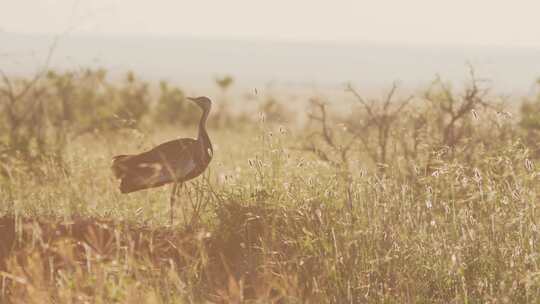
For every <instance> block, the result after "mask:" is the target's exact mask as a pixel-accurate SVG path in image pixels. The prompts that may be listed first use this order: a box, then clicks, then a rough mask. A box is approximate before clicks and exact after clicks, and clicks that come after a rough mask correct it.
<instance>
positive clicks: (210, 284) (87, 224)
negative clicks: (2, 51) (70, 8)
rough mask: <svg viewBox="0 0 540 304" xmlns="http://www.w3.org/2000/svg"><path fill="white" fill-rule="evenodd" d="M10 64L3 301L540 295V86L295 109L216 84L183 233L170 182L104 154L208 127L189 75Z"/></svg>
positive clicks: (470, 299) (523, 299)
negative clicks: (156, 76)
mask: <svg viewBox="0 0 540 304" xmlns="http://www.w3.org/2000/svg"><path fill="white" fill-rule="evenodd" d="M3 76H4V77H3V78H2V82H1V85H0V109H1V111H0V117H1V118H0V302H2V303H538V302H539V301H540V265H539V263H540V255H539V253H540V251H539V247H538V246H539V244H538V242H539V241H540V239H539V231H538V230H539V229H540V227H539V225H540V214H539V211H537V210H536V209H537V208H538V206H539V205H538V204H539V201H540V200H539V195H538V193H539V190H540V183H539V176H540V175H539V174H540V171H539V168H538V167H539V165H538V164H539V158H540V94H538V93H534V94H532V95H530V96H517V97H515V96H513V97H508V96H502V95H499V94H498V93H497V92H496V91H493V90H490V89H489V84H488V83H485V82H483V81H481V80H478V78H477V77H476V76H475V74H474V72H473V71H471V74H470V77H469V79H470V80H469V81H468V82H466V83H465V84H450V83H447V82H446V81H445V80H444V79H434V81H433V83H432V84H431V85H429V86H427V87H425V88H424V89H421V90H418V91H416V92H414V93H412V94H409V93H405V90H402V89H401V88H400V87H399V86H395V85H394V86H392V85H391V82H390V85H389V86H388V88H387V89H386V90H384V91H382V92H380V94H374V95H373V96H364V94H363V92H362V91H361V90H359V89H357V88H356V87H354V86H348V87H345V88H344V94H343V96H346V98H345V99H344V100H341V99H340V98H344V97H338V96H305V97H297V98H295V99H294V102H293V101H291V100H289V99H288V98H287V97H286V96H282V95H279V94H271V93H268V92H266V91H265V90H263V89H259V90H255V91H251V90H247V91H246V94H243V95H241V97H232V96H231V95H232V94H229V90H230V87H231V86H234V79H232V78H229V77H224V78H222V79H218V80H217V81H216V86H217V89H218V92H219V93H218V94H215V96H210V97H211V98H212V100H213V101H214V104H213V108H212V112H211V114H210V117H209V121H208V128H209V134H210V138H211V140H212V143H213V145H214V158H213V160H212V162H211V164H210V166H209V168H208V170H206V172H205V173H204V174H203V175H202V176H200V177H199V178H197V179H195V180H193V181H191V182H188V183H186V186H185V187H184V188H183V190H182V192H181V194H180V196H179V198H178V203H177V204H176V206H175V211H176V217H175V221H174V222H173V224H172V225H171V224H170V222H169V196H170V191H171V190H170V189H171V188H170V186H164V187H160V188H155V189H149V190H144V191H140V192H135V193H132V194H128V195H125V194H121V193H120V192H119V190H118V181H117V180H116V179H115V178H114V176H113V174H112V172H111V170H110V165H111V158H112V157H113V156H114V155H118V154H124V153H139V152H142V151H144V150H147V149H150V148H152V147H153V146H155V145H157V144H159V143H162V142H164V141H167V140H170V139H174V138H179V137H196V134H197V129H196V127H197V122H198V120H199V117H200V110H199V109H198V108H197V107H195V106H193V105H192V104H190V103H189V101H186V96H187V95H186V93H185V92H184V91H183V89H182V88H181V87H177V86H175V85H172V84H169V83H166V82H161V83H148V82H145V81H144V80H141V79H140V78H139V77H138V76H137V75H135V74H133V73H129V74H127V75H125V77H123V79H121V80H115V81H113V80H111V79H110V78H109V77H108V76H107V72H106V71H104V70H76V71H71V72H54V71H48V72H46V73H43V74H37V75H36V77H35V78H27V79H21V78H16V77H12V76H9V75H3ZM539 84H540V83H539ZM536 88H537V89H536V92H538V85H537V86H536ZM198 93H199V94H200V95H204V92H198ZM340 96H341V95H340ZM245 105H249V106H245Z"/></svg>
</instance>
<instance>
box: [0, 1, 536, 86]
mask: <svg viewBox="0 0 540 304" xmlns="http://www.w3.org/2000/svg"><path fill="white" fill-rule="evenodd" d="M538 12H540V1H538V0H517V1H493V0H491V1H488V0H475V1H465V0H455V1H433V0H411V1H389V0H380V1H353V0H337V1H313V0H296V1H285V0H275V1H247V0H229V1H209V0H199V1H179V0H176V1H172V0H168V1H166V0H157V1H139V0H92V1H71V0H18V1H7V0H4V1H2V4H0V33H4V35H0V55H1V54H4V57H2V56H0V63H2V62H3V64H4V69H9V67H8V63H7V62H6V58H8V57H9V60H11V62H13V61H17V63H15V68H17V69H23V70H24V66H27V69H26V70H29V69H30V66H31V65H32V64H34V65H35V61H33V62H31V61H29V60H26V59H24V58H23V59H21V58H16V59H17V60H14V58H15V57H16V55H18V54H19V55H20V54H21V53H24V51H25V50H26V51H30V50H31V51H32V52H33V54H36V53H40V52H41V53H43V51H44V50H46V46H47V45H48V44H50V41H51V37H52V36H53V35H63V36H64V38H63V39H62V41H61V42H60V43H59V47H58V50H57V52H56V54H55V58H56V61H55V63H56V64H57V65H60V66H64V67H69V65H70V64H71V65H77V66H80V65H84V66H87V65H100V66H105V67H106V68H108V69H113V70H114V69H118V70H123V69H134V70H135V71H137V72H141V73H143V74H144V75H145V76H147V77H156V78H173V79H177V80H179V81H182V82H183V83H189V82H193V81H194V79H201V80H202V79H206V80H208V79H212V77H213V75H214V74H220V73H221V74H223V73H231V74H233V75H234V76H237V77H238V78H239V79H240V81H242V79H243V80H244V81H246V80H247V79H249V80H250V81H252V83H249V85H255V84H257V83H263V82H267V81H272V80H276V79H279V80H281V81H285V82H287V81H288V82H296V83H298V82H312V81H313V82H317V83H321V84H325V83H332V84H335V83H342V82H344V81H355V80H357V81H360V82H362V83H365V84H366V85H369V84H380V83H388V82H390V81H392V80H395V79H398V80H405V81H407V80H409V81H412V84H417V83H415V82H414V81H417V82H418V81H420V82H422V83H423V82H425V81H428V80H429V79H432V78H433V76H434V75H435V74H437V73H441V74H443V75H445V74H446V75H448V77H449V78H450V80H454V79H459V77H458V76H456V75H466V65H467V63H472V64H474V65H475V66H476V67H477V68H478V69H479V70H480V71H481V72H484V75H485V76H486V77H488V78H490V79H492V80H494V82H495V85H496V86H501V87H507V88H508V87H511V88H512V89H517V90H522V91H525V90H527V88H528V86H529V85H530V84H531V82H532V81H534V78H535V77H537V76H538V75H537V73H538V71H540V63H539V62H540V18H538ZM14 35H15V36H14ZM21 35H22V36H21ZM17 37H18V38H17ZM21 37H23V38H21ZM47 37H48V38H47ZM77 37H78V38H77ZM81 37H86V38H81ZM77 39H78V40H77ZM160 39H161V40H160ZM204 41H207V42H208V43H207V42H204ZM235 41H236V42H237V43H236V44H235ZM291 43H293V44H292V45H291ZM126 47H129V49H126ZM210 48H211V49H212V50H213V51H212V52H210V51H209V49H210ZM201 50H204V51H202V52H201ZM254 53H255V54H257V56H252V54H254ZM67 57H69V60H67V59H66V58H67ZM2 60H4V61H2ZM21 62H22V63H21ZM166 63H167V64H166ZM322 71H324V73H321V72H322ZM182 73H183V74H182ZM518 74H519V75H518ZM409 84H411V82H409Z"/></svg>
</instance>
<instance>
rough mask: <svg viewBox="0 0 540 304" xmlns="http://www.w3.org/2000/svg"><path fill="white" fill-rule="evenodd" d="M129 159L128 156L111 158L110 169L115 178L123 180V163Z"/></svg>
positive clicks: (124, 167)
mask: <svg viewBox="0 0 540 304" xmlns="http://www.w3.org/2000/svg"><path fill="white" fill-rule="evenodd" d="M127 158H129V155H116V156H114V157H113V158H112V165H111V169H112V171H113V173H114V176H115V177H116V178H123V177H124V176H125V175H126V170H127V168H128V167H127V166H126V165H124V164H123V161H124V160H126V159H127Z"/></svg>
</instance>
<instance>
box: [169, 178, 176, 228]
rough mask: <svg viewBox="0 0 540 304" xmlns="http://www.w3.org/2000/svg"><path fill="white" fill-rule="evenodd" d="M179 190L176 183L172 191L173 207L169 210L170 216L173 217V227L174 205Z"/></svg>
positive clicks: (172, 218)
mask: <svg viewBox="0 0 540 304" xmlns="http://www.w3.org/2000/svg"><path fill="white" fill-rule="evenodd" d="M177 189H178V183H177V182H174V183H173V186H172V191H171V206H170V209H169V214H170V216H171V226H172V225H173V220H174V203H175V202H176V192H177Z"/></svg>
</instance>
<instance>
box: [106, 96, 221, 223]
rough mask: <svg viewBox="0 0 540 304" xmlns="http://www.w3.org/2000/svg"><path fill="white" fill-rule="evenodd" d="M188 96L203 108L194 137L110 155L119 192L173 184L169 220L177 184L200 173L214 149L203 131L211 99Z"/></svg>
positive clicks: (209, 159) (208, 161)
mask: <svg viewBox="0 0 540 304" xmlns="http://www.w3.org/2000/svg"><path fill="white" fill-rule="evenodd" d="M188 99H189V100H192V101H193V102H195V103H196V104H197V105H198V106H199V107H200V108H201V109H202V110H203V113H202V116H201V120H200V122H199V135H198V137H197V139H192V138H181V139H176V140H171V141H168V142H166V143H163V144H161V145H158V146H156V147H154V148H153V149H151V150H149V151H146V152H143V153H140V154H136V155H118V156H115V157H113V163H112V167H111V168H112V170H113V172H114V175H115V176H116V177H117V178H119V179H120V180H121V182H120V191H121V192H122V193H130V192H134V191H138V190H143V189H148V188H153V187H159V186H162V185H165V184H168V183H174V187H173V193H172V194H171V221H172V205H173V202H174V197H175V195H176V186H177V184H181V183H183V182H185V181H188V180H190V179H193V178H195V177H197V176H199V175H200V174H201V173H202V172H204V170H205V169H206V167H207V166H208V164H209V163H210V161H211V159H212V156H213V151H214V150H213V149H212V143H211V142H210V138H209V137H208V133H207V132H206V120H207V118H208V114H209V113H210V108H211V106H212V103H211V101H210V99H208V98H207V97H197V98H188Z"/></svg>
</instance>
